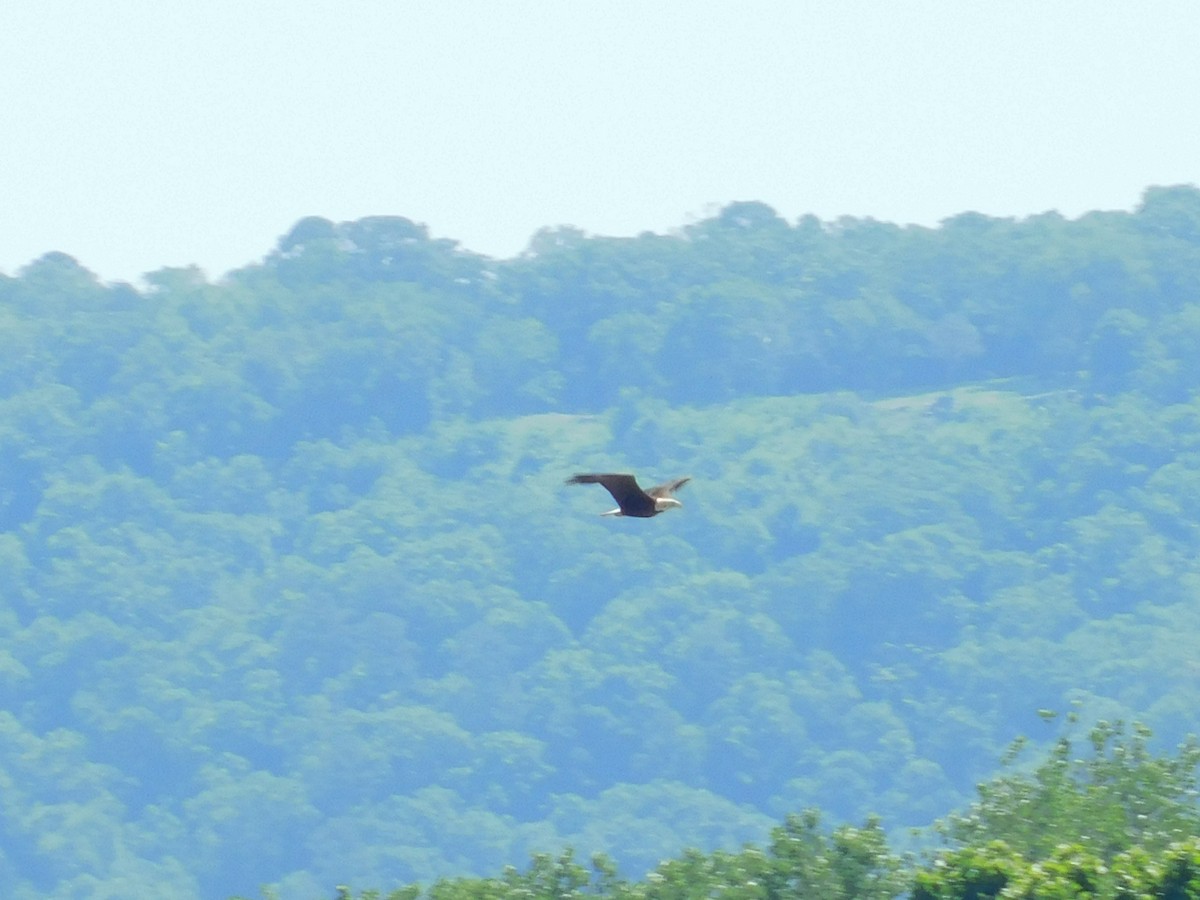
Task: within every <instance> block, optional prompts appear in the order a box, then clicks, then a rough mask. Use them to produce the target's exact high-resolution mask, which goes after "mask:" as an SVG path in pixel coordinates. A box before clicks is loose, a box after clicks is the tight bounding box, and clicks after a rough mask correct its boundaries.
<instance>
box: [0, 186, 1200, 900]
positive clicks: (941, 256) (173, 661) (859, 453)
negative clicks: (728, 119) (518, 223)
mask: <svg viewBox="0 0 1200 900" xmlns="http://www.w3.org/2000/svg"><path fill="white" fill-rule="evenodd" d="M1198 263H1200V192H1197V191H1196V190H1195V189H1191V188H1172V189H1152V190H1151V191H1149V192H1148V193H1147V195H1146V199H1145V202H1144V204H1143V206H1142V207H1141V208H1140V209H1139V210H1138V211H1136V212H1134V213H1096V214H1092V215H1089V216H1085V217H1083V218H1081V219H1079V220H1075V221H1067V220H1063V219H1061V218H1058V217H1055V216H1043V217H1036V218H1034V219H1030V220H1024V221H1020V222H1015V221H1009V220H992V219H987V218H985V217H982V216H974V215H965V216H961V217H957V218H955V219H952V220H949V221H948V222H947V223H945V225H943V227H942V228H940V229H933V230H930V229H912V228H909V229H905V228H897V227H895V226H889V225H886V224H883V223H876V222H870V221H861V220H854V221H843V222H838V223H820V222H817V221H816V220H811V219H805V220H801V221H800V222H797V223H792V224H789V223H787V222H784V221H783V220H781V219H779V218H778V217H777V216H775V215H774V214H773V212H772V211H771V210H770V209H769V208H767V207H765V206H763V205H761V204H735V205H734V206H731V207H729V208H727V209H726V210H725V211H723V212H722V213H721V214H720V215H719V216H716V217H714V218H713V219H710V220H706V221H704V222H700V223H697V224H696V225H694V226H689V228H688V229H685V230H684V231H683V232H681V233H680V234H677V235H665V236H664V235H644V236H642V237H639V238H635V239H628V240H614V239H600V238H589V237H587V236H585V235H582V234H580V233H578V232H576V231H574V230H571V229H557V230H549V231H547V232H545V233H543V234H542V235H540V236H539V237H538V238H536V239H535V240H534V242H533V243H532V244H531V246H530V249H529V251H528V252H527V253H526V254H525V255H523V256H522V257H520V258H517V259H515V260H510V261H494V260H487V259H485V258H482V257H477V256H474V255H471V254H468V253H464V252H462V251H460V250H459V249H458V248H457V247H456V246H455V245H454V244H452V243H450V242H446V241H431V240H429V239H428V238H427V236H426V235H425V233H424V231H423V229H421V228H420V227H419V226H415V225H413V223H411V222H408V221H407V220H403V219H372V220H362V221H360V222H355V223H343V224H341V225H335V224H333V223H329V222H325V221H324V220H317V219H311V220H305V221H303V222H301V223H299V224H298V225H297V226H296V227H295V228H294V229H293V230H292V231H291V232H290V233H289V234H288V235H287V236H285V237H284V238H283V239H281V241H280V244H279V247H278V248H277V249H276V251H275V252H273V253H272V254H271V255H270V256H268V257H267V259H266V260H265V261H264V263H263V264H262V265H261V266H255V267H250V268H247V269H245V270H242V271H240V272H237V273H234V274H232V275H231V276H230V277H229V278H228V279H226V280H224V281H222V282H219V283H216V284H211V283H208V282H207V281H205V280H204V279H203V278H202V277H201V276H200V275H199V273H197V272H195V271H190V270H163V271H161V272H158V273H152V274H151V275H150V276H148V281H149V283H150V285H151V287H150V288H149V289H148V290H146V291H145V292H138V291H135V290H134V289H132V288H130V287H128V286H123V285H115V286H106V285H102V284H99V283H98V282H96V280H95V279H94V278H92V277H91V276H90V275H89V273H87V271H86V270H85V269H83V268H81V267H80V266H79V265H78V264H76V263H75V262H74V261H72V260H70V259H69V258H66V257H63V256H61V255H55V254H52V255H49V256H47V257H46V258H43V259H42V260H40V261H38V262H36V263H34V264H32V265H31V266H30V267H28V268H27V269H26V270H24V271H23V272H22V273H21V274H20V275H19V276H18V277H16V278H7V279H0V314H2V315H3V317H4V328H3V330H2V333H3V335H4V338H5V340H6V341H7V342H8V346H7V347H6V349H5V353H4V354H3V356H2V357H0V360H2V361H0V385H3V388H4V394H3V400H0V427H3V429H4V433H5V436H6V440H5V441H4V442H3V443H4V446H3V449H0V453H3V454H4V461H5V472H6V479H5V483H4V487H3V490H2V491H0V526H2V527H3V529H4V532H3V534H0V558H3V560H4V565H3V567H0V578H3V579H4V591H3V595H2V597H3V602H2V604H0V617H2V618H3V620H4V623H5V626H6V631H7V633H8V634H9V640H8V641H7V642H6V644H5V646H4V647H3V648H2V650H0V695H2V696H3V697H4V710H5V711H4V712H3V713H0V733H2V734H3V738H2V739H0V777H3V778H4V779H5V783H7V784H9V785H10V788H11V791H7V790H6V794H8V795H9V796H10V803H9V804H8V805H7V807H6V809H7V811H6V812H5V813H3V814H2V816H0V828H2V829H3V833H4V834H6V835H7V837H8V839H7V840H6V841H5V843H4V847H3V848H0V881H3V882H4V883H6V884H10V885H15V886H17V888H16V891H15V893H14V895H15V896H18V897H20V896H31V897H32V896H38V897H46V896H51V897H52V896H67V895H70V894H71V892H72V891H77V890H80V889H81V887H80V886H81V885H84V884H103V885H105V886H107V887H109V888H110V889H114V890H116V889H119V888H120V887H121V886H128V885H135V886H137V888H138V891H139V892H145V891H147V890H150V889H151V888H156V889H158V890H159V891H167V892H170V893H171V894H172V895H173V896H189V895H191V896H214V895H220V894H222V893H232V892H234V891H242V892H246V891H248V890H252V889H253V887H254V886H255V885H257V884H259V883H262V882H282V883H283V884H284V885H285V887H286V891H285V894H286V895H287V896H292V895H296V896H306V895H307V893H309V892H316V891H318V890H327V888H328V885H330V884H333V883H337V882H344V881H353V882H355V883H359V884H367V883H374V884H381V885H382V884H393V883H397V882H402V881H407V880H412V879H429V878H431V877H434V876H437V875H442V874H461V873H465V872H480V873H482V872H490V871H495V870H497V869H499V868H500V867H501V866H502V865H504V864H505V863H510V862H519V861H521V860H522V859H524V858H525V857H526V856H527V854H528V852H529V851H531V850H551V851H553V850H555V849H556V848H557V847H559V846H561V845H562V844H563V843H571V844H573V845H574V846H576V847H577V848H578V849H579V850H580V851H581V852H584V853H588V852H591V851H593V850H603V851H606V852H608V853H611V854H612V855H613V856H614V857H615V858H616V859H617V861H618V862H620V863H621V864H622V865H623V866H625V867H627V868H628V869H629V870H630V872H631V873H633V874H637V873H638V872H639V870H644V869H645V868H646V867H648V866H650V865H653V864H654V863H655V862H656V861H657V860H658V859H659V858H661V857H665V856H670V855H673V854H675V853H676V852H677V851H678V850H679V848H681V847H682V846H684V845H698V846H701V847H703V848H705V849H708V848H712V847H716V846H724V847H727V848H732V847H735V846H737V845H738V844H739V843H740V842H741V841H743V840H749V839H756V840H757V839H761V838H762V837H763V836H765V834H766V831H767V828H768V827H769V826H770V825H771V824H774V823H776V822H778V821H779V820H780V819H781V818H782V817H783V816H784V815H785V814H786V813H788V812H792V811H795V810H798V809H800V808H803V807H808V806H818V807H821V808H822V809H824V810H825V811H826V813H827V816H828V817H829V818H831V819H833V820H834V821H850V820H854V821H857V820H860V819H862V818H863V817H864V816H865V815H866V814H867V813H869V812H878V813H880V814H881V815H882V816H883V820H884V825H885V827H887V828H891V829H899V828H901V827H902V826H905V825H910V824H911V825H920V824H925V823H928V822H929V821H931V820H932V819H933V818H935V817H937V816H940V815H943V814H945V813H946V812H948V811H950V810H951V809H953V808H955V807H956V806H960V805H962V804H963V803H964V802H966V800H967V799H968V798H969V797H970V792H971V790H972V788H973V786H974V784H975V782H976V781H978V780H980V779H981V778H982V777H984V776H986V775H987V774H988V773H989V772H991V771H992V769H993V768H994V766H995V763H996V760H997V758H998V756H999V754H1000V752H1001V749H1002V747H1003V746H1004V744H1005V743H1006V742H1007V741H1008V740H1009V738H1011V737H1012V736H1013V735H1014V734H1016V733H1018V732H1021V731H1023V730H1026V729H1029V728H1030V727H1032V726H1031V725H1030V720H1031V718H1032V716H1033V712H1034V710H1035V709H1037V708H1039V707H1049V708H1059V707H1062V706H1063V705H1064V704H1065V703H1067V702H1068V701H1069V700H1071V699H1084V700H1086V701H1087V705H1086V707H1085V708H1086V709H1088V710H1089V711H1090V712H1091V714H1094V715H1096V716H1100V715H1112V716H1114V717H1117V716H1120V717H1133V716H1137V717H1141V718H1143V719H1146V720H1147V721H1149V722H1150V723H1151V724H1152V725H1154V726H1155V728H1156V730H1157V731H1158V733H1159V734H1160V735H1161V736H1162V737H1163V738H1164V739H1165V740H1167V741H1175V740H1178V739H1180V738H1181V737H1182V736H1183V735H1184V734H1186V733H1187V732H1189V731H1194V730H1196V728H1197V723H1196V712H1195V710H1197V709H1200V703H1198V702H1197V701H1198V700H1200V697H1198V696H1197V693H1198V691H1200V681H1198V680H1197V678H1196V677H1195V664H1194V662H1193V661H1192V657H1193V656H1194V647H1195V646H1197V638H1198V637H1200V634H1198V632H1200V602H1198V600H1197V595H1196V587H1197V584H1198V583H1200V582H1198V575H1200V570H1198V564H1197V562H1196V560H1197V558H1198V556H1197V552H1196V551H1197V549H1198V548H1197V542H1198V538H1200V532H1198V530H1197V521H1198V519H1197V513H1200V401H1198V400H1197V396H1196V392H1195V387H1196V376H1195V374H1194V360H1195V358H1196V355H1195V353H1194V351H1195V350H1196V349H1197V348H1198V347H1200V340H1198V339H1200V265H1198ZM618 467H619V468H629V469H631V470H633V471H636V472H637V473H638V474H639V475H642V476H645V477H647V478H654V477H657V476H661V477H664V478H665V477H669V476H672V475H677V474H691V475H693V476H694V479H695V480H694V481H693V483H692V484H689V485H688V486H687V488H686V489H685V490H684V491H683V492H681V494H680V499H681V500H683V502H684V503H685V507H684V509H683V510H681V511H673V512H671V513H669V514H667V515H664V516H662V517H660V518H658V519H655V520H652V521H649V522H630V521H620V520H618V521H615V522H614V521H611V520H602V519H599V518H598V517H596V516H595V515H594V514H595V513H598V512H600V511H602V510H604V509H607V508H608V501H609V498H607V496H605V495H604V493H603V491H602V490H601V489H599V488H591V489H589V488H567V487H564V486H563V485H562V479H563V478H564V477H565V476H566V475H569V474H570V473H571V472H573V471H577V470H585V469H589V468H597V469H598V468H604V469H608V468H618ZM130 889H132V888H130Z"/></svg>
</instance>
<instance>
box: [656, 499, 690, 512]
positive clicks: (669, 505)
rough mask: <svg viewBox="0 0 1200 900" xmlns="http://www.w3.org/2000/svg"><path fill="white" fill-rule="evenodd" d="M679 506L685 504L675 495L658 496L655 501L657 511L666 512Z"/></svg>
mask: <svg viewBox="0 0 1200 900" xmlns="http://www.w3.org/2000/svg"><path fill="white" fill-rule="evenodd" d="M677 506H683V504H682V503H680V502H679V501H678V500H676V499H675V498H674V497H658V498H657V499H656V500H655V501H654V509H655V511H656V512H665V511H666V510H668V509H674V508H675V507H677Z"/></svg>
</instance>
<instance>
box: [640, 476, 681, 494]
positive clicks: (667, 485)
mask: <svg viewBox="0 0 1200 900" xmlns="http://www.w3.org/2000/svg"><path fill="white" fill-rule="evenodd" d="M691 480H692V476H691V475H684V476H683V477H682V478H675V479H673V480H671V481H664V482H663V483H662V484H659V485H655V486H654V487H652V488H650V490H648V491H646V493H647V494H649V495H650V496H651V497H654V498H658V497H670V496H671V495H672V494H673V493H675V492H676V491H677V490H679V489H680V488H681V487H683V486H684V485H685V484H687V483H688V482H689V481H691Z"/></svg>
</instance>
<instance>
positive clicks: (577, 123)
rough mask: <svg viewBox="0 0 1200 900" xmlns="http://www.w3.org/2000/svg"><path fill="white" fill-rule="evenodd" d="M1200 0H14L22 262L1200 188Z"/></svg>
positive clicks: (9, 233) (125, 270) (5, 76)
mask: <svg viewBox="0 0 1200 900" xmlns="http://www.w3.org/2000/svg"><path fill="white" fill-rule="evenodd" d="M1198 47H1200V2H1195V0H1155V2H1146V0H1141V2H1122V0H1104V2H1095V0H1087V2H1076V0H1064V2H1056V0H1005V2H991V3H983V2H969V0H942V2H934V0H912V2H885V0H877V2H854V0H850V2H845V0H840V2H834V0H830V2H819V3H818V2H803V0H795V2H782V0H750V2H744V3H732V2H706V0H689V2H675V0H672V2H652V0H636V2H623V0H608V2H603V3H600V2H569V0H554V2H551V0H511V2H499V0H473V2H465V0H437V2H433V0H430V2H423V3H414V2H399V0H392V2H384V0H346V2H340V3H334V2H309V0H293V2H287V3H285V2H275V0H204V2H171V0H163V2H151V0H125V2H119V0H86V2H79V0H39V2H37V3H34V2H16V3H6V4H4V5H3V8H2V9H0V103H2V104H3V109H4V121H5V123H6V125H5V128H4V131H3V135H4V138H3V142H2V145H0V146H2V150H0V271H4V272H7V273H9V274H13V273H14V272H15V271H16V270H17V269H19V268H20V267H21V266H23V265H24V264H25V263H27V262H29V261H30V260H31V259H33V258H36V257H37V256H40V255H41V254H42V253H45V252H47V251H50V250H61V251H63V252H66V253H70V254H71V255H73V256H75V257H76V258H77V259H79V261H80V262H81V263H82V264H83V265H85V266H87V267H88V268H90V269H92V270H93V271H95V272H97V273H98V274H99V275H100V276H101V277H103V278H106V279H128V280H133V279H136V278H137V277H138V276H139V275H140V274H141V273H143V272H147V271H153V270H155V269H158V268H161V267H163V266H168V265H169V266H177V265H187V264H191V263H195V264H198V265H200V266H201V267H202V268H203V269H204V270H205V271H206V272H207V273H208V274H209V276H210V277H219V276H220V275H221V274H223V273H224V272H225V271H227V270H228V269H230V268H234V267H237V266H240V265H244V264H246V263H248V262H252V261H255V260H257V259H259V258H261V257H262V255H263V254H265V253H266V252H268V251H269V250H270V249H271V247H272V246H273V245H274V243H275V241H276V240H277V238H278V237H279V235H281V234H283V233H284V232H286V231H287V230H288V229H289V228H290V227H291V225H293V224H294V223H295V222H296V220H298V219H299V218H301V217H303V216H308V215H319V216H325V217H327V218H330V219H334V220H337V221H341V220H345V219H355V218H359V217H361V216H366V215H384V214H386V215H402V216H407V217H409V218H411V219H414V220H416V221H419V222H424V223H426V224H427V225H428V226H429V228H430V229H431V231H432V232H433V234H434V235H435V236H437V237H448V238H453V239H455V240H458V241H461V242H462V243H463V244H464V245H465V246H466V247H468V248H470V249H473V250H477V251H480V252H483V253H488V254H490V255H494V256H511V255H513V254H516V253H518V252H520V250H521V249H522V248H523V247H525V245H526V244H527V242H528V240H529V238H530V236H531V235H532V234H533V233H534V232H535V231H536V230H537V229H538V228H540V227H543V226H553V225H564V224H569V225H575V226H578V227H580V228H583V229H585V230H586V231H588V232H591V233H598V234H618V235H625V234H636V233H638V232H640V231H644V230H653V231H667V230H670V229H672V228H677V227H679V226H681V225H684V224H686V223H687V222H689V221H694V220H695V219H697V218H701V217H703V216H705V215H708V214H710V213H711V212H712V211H713V210H714V209H715V208H717V207H718V206H720V205H722V204H724V203H727V202H730V201H732V200H761V201H764V202H766V203H769V204H771V205H772V206H774V207H775V208H776V209H778V210H779V211H780V212H781V213H782V214H783V215H785V216H787V217H788V218H789V219H794V218H795V217H797V216H799V215H803V214H805V213H814V214H816V215H818V216H820V217H821V218H824V219H833V218H836V217H838V216H841V215H853V216H874V217H875V218H879V219H885V220H889V221H898V222H918V223H923V224H934V223H936V222H937V221H939V220H940V219H942V218H945V217H947V216H950V215H953V214H955V213H958V212H962V211H965V210H976V211H979V212H984V213H988V214H991V215H1006V216H1008V215H1016V216H1022V215H1029V214H1033V213H1038V212H1042V211H1045V210H1047V209H1057V210H1059V211H1061V212H1062V213H1064V214H1066V215H1071V216H1074V215H1078V214H1079V213H1081V212H1084V211H1086V210H1088V209H1096V208H1103V209H1114V208H1129V207H1131V206H1133V205H1134V204H1136V203H1137V201H1138V198H1139V196H1140V194H1141V192H1142V190H1143V189H1144V188H1145V187H1146V186H1147V185H1150V184H1177V183H1197V182H1200V63H1198V62H1197V59H1200V53H1198V51H1197V48H1198Z"/></svg>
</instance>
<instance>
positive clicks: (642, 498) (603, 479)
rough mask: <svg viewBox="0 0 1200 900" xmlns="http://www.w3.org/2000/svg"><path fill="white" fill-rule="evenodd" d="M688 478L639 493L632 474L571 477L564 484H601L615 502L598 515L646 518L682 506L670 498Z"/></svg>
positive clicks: (689, 479)
mask: <svg viewBox="0 0 1200 900" xmlns="http://www.w3.org/2000/svg"><path fill="white" fill-rule="evenodd" d="M691 480H692V478H691V476H690V475H688V476H685V477H684V478H676V479H675V480H673V481H666V482H663V483H662V484H660V485H656V486H655V487H652V488H650V489H649V490H645V491H643V490H642V489H641V488H640V487H638V483H637V479H635V478H634V477H633V476H632V475H625V474H618V473H614V472H608V473H603V474H585V475H572V476H571V477H570V478H568V479H567V484H601V485H603V486H604V489H605V490H606V491H608V492H609V493H610V494H612V496H613V499H614V500H616V501H617V508H616V509H610V510H609V511H608V512H606V513H600V515H602V516H635V517H637V518H639V519H649V518H650V517H651V516H657V515H658V514H659V513H660V512H664V511H665V510H668V509H671V508H672V507H675V506H683V504H682V503H680V502H679V501H678V500H676V499H675V498H674V497H672V496H671V495H672V494H674V493H675V492H676V491H677V490H679V489H680V488H681V487H683V486H684V485H685V484H687V483H688V482H689V481H691Z"/></svg>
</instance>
